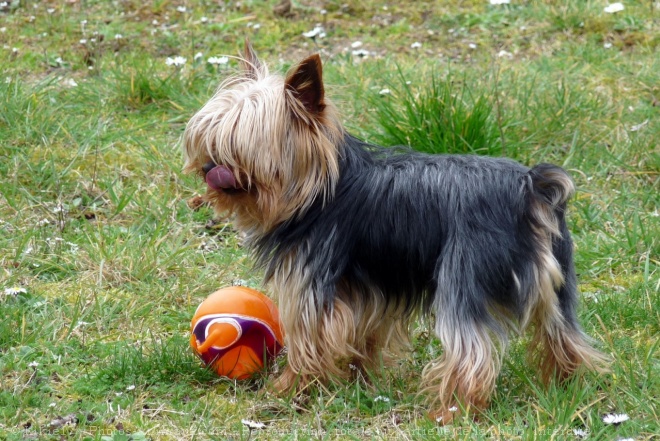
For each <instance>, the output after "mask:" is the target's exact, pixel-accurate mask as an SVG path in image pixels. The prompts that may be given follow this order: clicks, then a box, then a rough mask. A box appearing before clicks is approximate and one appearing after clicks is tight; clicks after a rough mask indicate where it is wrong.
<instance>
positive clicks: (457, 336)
mask: <svg viewBox="0 0 660 441" xmlns="http://www.w3.org/2000/svg"><path fill="white" fill-rule="evenodd" d="M446 251H447V252H446V253H445V255H444V257H443V258H442V260H441V263H440V265H439V274H438V288H437V290H436V293H435V299H434V307H433V312H434V314H435V320H436V322H435V333H436V335H437V336H438V338H439V339H440V341H441V343H442V348H443V354H442V356H441V357H440V358H439V359H438V360H436V361H433V362H431V363H429V364H428V365H427V366H426V367H425V368H424V371H423V373H422V386H421V390H420V392H422V393H424V394H426V396H427V400H428V402H429V404H430V406H431V409H432V410H431V413H430V417H431V418H434V419H436V420H437V421H438V422H440V423H441V424H446V423H449V422H450V420H451V419H452V418H453V416H454V415H455V413H456V411H459V410H460V407H463V408H464V409H466V410H467V411H470V410H473V411H474V410H477V411H478V410H479V409H483V408H485V407H486V406H487V405H488V402H489V398H490V395H491V392H492V390H493V388H494V387H495V381H496V379H497V376H498V374H499V371H500V367H501V364H502V355H503V352H504V351H505V349H506V344H507V330H506V325H504V324H503V323H501V322H500V321H499V320H498V319H496V318H495V317H493V316H492V315H491V311H490V310H489V309H490V308H489V299H488V293H487V292H486V291H485V290H484V289H483V286H482V285H480V284H479V282H478V280H479V274H480V273H481V272H483V271H486V270H487V268H485V267H484V266H483V264H484V262H483V261H479V260H478V258H477V257H474V258H470V257H468V256H466V255H465V254H463V252H464V251H465V249H462V247H461V246H459V245H456V246H455V247H454V249H452V248H451V244H450V245H449V248H448V249H447V250H446ZM476 254H477V253H475V256H476Z"/></svg>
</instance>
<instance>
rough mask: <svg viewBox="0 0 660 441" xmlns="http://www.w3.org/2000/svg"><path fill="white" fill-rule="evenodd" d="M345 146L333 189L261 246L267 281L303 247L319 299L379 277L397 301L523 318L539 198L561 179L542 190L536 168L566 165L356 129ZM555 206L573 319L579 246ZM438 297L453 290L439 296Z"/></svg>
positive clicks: (475, 315) (476, 316) (478, 315)
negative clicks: (460, 151)
mask: <svg viewBox="0 0 660 441" xmlns="http://www.w3.org/2000/svg"><path fill="white" fill-rule="evenodd" d="M340 155H341V163H340V179H339V182H338V185H337V187H336V190H335V193H334V197H333V198H331V199H330V200H329V201H326V202H324V201H322V200H318V201H316V202H315V203H314V204H313V205H312V206H311V207H310V208H309V209H307V210H306V211H305V212H303V213H299V215H298V216H297V217H295V218H292V219H291V220H289V221H288V222H285V223H283V224H281V225H279V226H278V227H277V228H275V229H274V230H273V231H271V232H270V233H268V234H266V235H265V236H263V237H261V238H260V239H259V240H258V242H257V243H256V244H254V245H255V249H256V251H257V257H258V260H259V262H260V263H261V264H262V265H263V266H264V267H265V268H266V277H267V279H270V278H271V277H272V276H273V274H274V273H275V272H277V271H279V270H281V268H279V265H281V264H282V260H283V259H282V257H283V256H286V255H289V254H290V253H292V252H293V253H294V254H295V255H296V256H297V257H296V258H297V259H299V260H298V263H299V264H300V265H302V266H304V267H306V268H308V269H309V274H312V275H313V280H311V281H310V284H311V286H309V291H310V293H309V294H310V295H314V296H315V300H316V304H317V306H318V307H319V308H324V307H326V308H327V307H328V306H329V305H332V302H333V300H334V296H335V295H337V291H338V290H337V287H338V286H342V285H343V286H348V287H350V288H352V289H351V290H344V291H353V292H358V293H359V292H369V287H373V286H377V287H378V288H379V289H380V290H381V291H382V293H383V295H384V296H385V300H386V301H387V302H393V303H396V304H400V305H405V307H406V311H407V312H408V313H412V312H413V311H418V310H420V309H421V310H422V311H424V312H436V311H434V308H433V305H434V304H435V305H445V306H447V305H448V304H449V305H451V306H452V307H453V308H455V310H456V314H457V315H458V316H459V317H460V318H469V319H470V320H471V321H476V322H480V323H485V324H487V325H489V326H490V328H491V329H492V330H495V331H498V332H499V331H503V330H502V329H500V326H499V324H498V322H497V321H495V320H493V317H491V316H490V312H491V311H492V307H493V306H498V310H504V311H507V312H508V314H509V315H510V316H511V318H514V319H515V318H520V317H521V315H522V314H523V313H524V311H525V307H526V305H527V300H528V299H527V296H528V295H529V293H530V292H531V291H532V284H533V268H532V265H531V264H532V263H534V262H537V259H538V255H537V250H538V238H537V237H536V236H535V235H534V234H533V231H532V226H533V225H534V221H535V220H534V219H533V215H532V213H531V210H530V205H531V204H533V203H538V202H539V199H541V201H540V202H542V203H548V202H547V201H546V200H545V199H547V198H548V197H549V196H548V195H547V194H546V193H548V192H553V191H554V190H553V185H556V184H553V183H551V182H545V183H544V185H542V186H540V187H538V188H536V184H535V180H537V178H538V177H536V176H532V175H533V174H534V172H535V171H537V172H538V173H539V176H543V175H544V173H543V170H545V169H546V168H548V167H550V168H551V170H552V171H554V172H558V171H559V172H561V173H565V172H563V170H561V169H560V168H559V167H556V166H551V165H546V164H544V165H541V166H537V167H540V168H538V169H537V168H534V169H531V170H530V169H529V168H527V167H525V166H523V165H520V164H518V163H516V162H514V161H511V160H508V159H503V158H487V157H478V156H470V155H439V156H436V155H426V154H422V153H416V152H411V151H400V150H399V151H396V150H392V149H383V148H379V147H376V146H372V145H368V144H365V143H363V142H361V141H359V140H357V139H355V138H353V137H351V136H346V138H345V142H344V145H343V146H342V147H341V149H340ZM557 215H558V217H559V219H560V220H561V229H562V233H563V238H561V239H557V240H556V241H555V243H554V248H553V252H554V253H555V254H556V255H557V259H558V260H559V262H560V263H561V266H562V270H563V271H564V273H565V275H566V276H567V283H566V284H565V285H564V287H563V288H562V290H561V291H560V293H559V296H560V300H561V304H562V309H563V311H564V313H565V314H566V318H567V319H569V320H571V321H573V320H575V314H574V310H573V309H574V301H575V289H576V284H575V271H574V269H573V266H572V257H571V247H572V245H571V242H570V237H569V234H568V230H567V228H566V224H565V221H564V219H563V209H559V210H558V211H557ZM537 263H540V262H537ZM513 271H515V272H516V275H517V276H518V278H519V283H520V285H519V287H518V286H517V285H516V283H515V282H514V278H513ZM439 296H443V297H444V296H446V297H448V298H446V299H444V300H443V301H440V302H438V297H439ZM449 297H450V298H449ZM447 302H449V303H447Z"/></svg>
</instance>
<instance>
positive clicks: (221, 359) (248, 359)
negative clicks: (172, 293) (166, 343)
mask: <svg viewBox="0 0 660 441" xmlns="http://www.w3.org/2000/svg"><path fill="white" fill-rule="evenodd" d="M191 333H192V335H191V336H190V346H192V348H193V351H194V352H195V354H197V355H198V356H199V358H201V359H202V361H204V363H206V364H207V365H208V366H210V367H211V368H212V369H213V370H215V371H216V372H217V373H218V374H219V375H220V376H224V377H229V378H232V379H236V380H243V379H246V378H248V377H250V376H252V374H254V373H255V372H257V371H259V370H261V369H262V368H263V367H264V363H267V362H268V361H270V360H271V359H273V358H274V357H275V356H276V355H277V354H278V353H279V352H280V351H281V350H282V346H283V344H284V339H283V337H282V330H281V326H280V317H279V313H278V312H277V308H276V307H275V304H274V303H273V302H272V301H271V300H270V299H269V298H268V297H266V296H265V295H264V294H262V293H260V292H259V291H256V290H254V289H250V288H246V287H244V286H232V287H228V288H222V289H220V290H218V291H216V292H214V293H213V294H211V295H210V296H209V297H208V298H207V299H206V300H204V301H203V302H202V303H201V304H200V305H199V306H198V307H197V311H195V315H194V316H193V319H192V323H191Z"/></svg>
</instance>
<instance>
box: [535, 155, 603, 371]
mask: <svg viewBox="0 0 660 441" xmlns="http://www.w3.org/2000/svg"><path fill="white" fill-rule="evenodd" d="M528 176H529V180H528V182H529V183H530V184H531V185H530V188H528V195H529V196H530V199H529V201H528V203H529V206H528V213H529V215H530V217H531V224H532V229H533V231H534V236H535V240H536V242H537V243H536V246H535V249H536V250H537V257H536V264H535V271H534V272H535V274H536V292H537V295H536V301H533V302H531V304H530V307H531V309H530V313H531V319H532V321H533V322H534V325H535V327H536V331H535V334H534V338H533V342H532V353H534V354H536V355H538V356H539V358H540V360H539V363H540V366H541V371H542V374H543V377H544V378H545V379H546V380H549V379H550V377H551V376H553V374H554V375H557V376H559V377H560V378H565V377H568V376H569V375H571V374H572V373H573V372H574V371H575V370H577V369H578V367H579V366H581V365H584V366H585V367H587V368H589V369H592V370H595V371H598V372H605V371H607V364H608V362H607V357H605V356H604V355H603V354H601V353H600V352H599V351H597V350H596V349H594V348H593V347H592V344H591V339H590V338H589V337H588V336H587V335H585V334H584V332H583V331H582V329H581V327H580V324H579V322H578V319H577V312H576V310H577V304H578V289H577V277H576V274H575V267H574V264H573V242H572V240H571V236H570V233H569V230H568V226H567V224H566V218H565V215H564V212H565V210H566V203H567V201H568V200H569V198H570V197H571V196H572V195H573V193H574V191H575V185H574V184H573V180H572V179H571V178H570V176H569V175H568V173H567V172H566V171H565V170H564V169H562V168H561V167H558V166H555V165H551V164H539V165H537V166H535V167H534V168H532V169H531V170H530V171H529V173H528Z"/></svg>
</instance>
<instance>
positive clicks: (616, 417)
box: [603, 413, 630, 424]
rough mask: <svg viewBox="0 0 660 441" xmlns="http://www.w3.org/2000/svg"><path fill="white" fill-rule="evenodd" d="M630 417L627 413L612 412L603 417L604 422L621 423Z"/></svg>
mask: <svg viewBox="0 0 660 441" xmlns="http://www.w3.org/2000/svg"><path fill="white" fill-rule="evenodd" d="M629 419H630V417H629V416H628V415H627V414H625V413H610V414H607V415H605V416H604V417H603V422H604V423H605V424H621V423H623V422H624V421H628V420H629Z"/></svg>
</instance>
